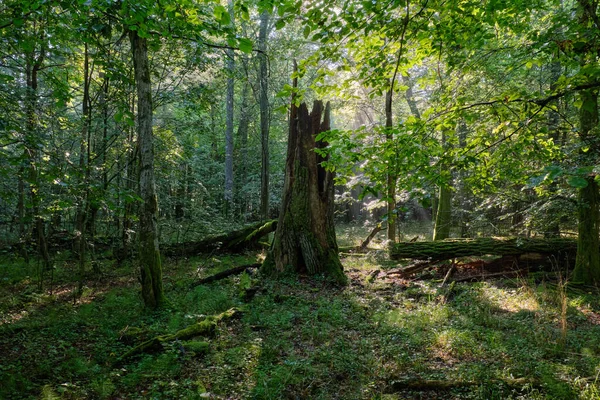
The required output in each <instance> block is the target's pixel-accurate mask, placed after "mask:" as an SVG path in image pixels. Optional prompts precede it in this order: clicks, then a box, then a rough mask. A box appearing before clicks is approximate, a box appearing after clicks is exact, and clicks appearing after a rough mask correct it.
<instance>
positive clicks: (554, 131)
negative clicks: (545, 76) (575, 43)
mask: <svg viewBox="0 0 600 400" xmlns="http://www.w3.org/2000/svg"><path fill="white" fill-rule="evenodd" d="M560 75H561V65H560V62H559V61H557V59H555V60H553V61H552V62H551V63H550V81H551V82H552V83H551V84H550V90H551V91H555V90H556V82H558V79H559V78H560ZM554 103H555V105H556V107H559V103H558V100H556V101H555V102H554ZM546 120H547V121H548V131H549V133H550V135H549V136H550V139H552V141H553V142H554V144H555V145H556V146H559V145H560V115H559V113H558V112H557V111H555V110H553V109H552V108H549V109H548V111H547V112H546ZM557 161H558V160H557ZM557 186H558V185H557V182H552V183H551V184H550V187H549V188H548V189H549V191H550V193H552V194H554V193H556V192H557V191H558V187H557ZM559 211H560V210H559V209H558V207H557V206H554V205H551V206H550V207H547V209H546V212H545V214H546V220H547V221H548V226H547V227H546V229H545V230H544V237H547V238H551V237H560V224H559V219H558V217H557V216H556V215H559Z"/></svg>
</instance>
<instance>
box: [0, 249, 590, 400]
mask: <svg viewBox="0 0 600 400" xmlns="http://www.w3.org/2000/svg"><path fill="white" fill-rule="evenodd" d="M378 260H379V258H378V256H377V257H376V256H372V255H366V256H364V257H355V256H352V257H348V258H346V259H343V263H344V265H345V267H346V273H347V274H348V276H349V278H350V283H349V285H348V286H346V287H339V286H336V285H334V284H333V283H332V282H330V281H328V280H326V279H324V278H318V277H317V278H315V279H308V278H305V277H297V276H283V277H279V278H278V279H277V280H272V279H267V278H260V277H257V276H256V275H253V274H251V273H244V274H242V275H238V276H234V277H230V278H227V279H224V280H221V281H218V282H215V283H212V284H207V285H200V286H194V285H193V283H194V282H196V281H197V280H198V279H199V278H200V277H204V276H207V275H210V274H213V273H216V272H219V271H221V270H225V269H227V268H229V267H232V266H235V265H242V264H251V263H254V262H256V256H255V255H248V256H227V257H205V258H195V259H190V260H178V261H176V260H165V262H164V266H165V289H166V293H167V297H168V298H169V301H170V308H169V309H164V310H161V311H159V312H148V311H145V310H144V309H143V308H142V306H141V300H140V296H139V287H138V286H139V283H138V282H137V279H136V274H135V271H134V268H133V266H122V267H119V268H116V267H115V266H114V265H112V264H105V265H102V270H103V271H104V274H103V275H101V276H95V277H94V276H90V277H88V279H87V280H86V288H85V290H84V293H83V295H82V296H81V297H80V298H79V299H76V301H74V300H73V295H72V293H73V289H74V288H75V284H74V283H72V282H69V274H67V273H63V272H61V271H58V270H57V272H56V276H55V282H53V285H54V288H53V289H54V290H53V293H52V294H50V293H49V289H48V288H46V289H44V291H42V292H39V291H37V290H36V283H35V282H34V281H33V280H32V279H31V278H29V277H28V275H27V273H26V271H21V272H19V273H14V272H13V273H12V275H11V276H10V279H5V280H4V282H3V284H2V286H1V287H0V304H1V305H0V323H1V324H0V354H1V355H2V359H1V361H0V398H2V399H50V398H52V399H118V398H120V399H177V398H179V399H201V398H227V399H411V398H414V399H421V398H425V399H435V398H439V399H448V398H461V399H463V398H464V399H574V398H582V399H600V387H599V385H598V383H599V382H600V380H599V379H600V378H598V376H599V373H600V313H599V310H600V302H599V300H598V298H597V296H595V295H593V294H577V295H571V294H567V297H566V300H565V301H563V299H565V298H564V297H563V296H562V295H561V293H562V292H561V291H560V290H557V289H556V286H555V285H550V284H546V283H544V282H538V283H534V282H529V281H526V280H505V281H491V282H487V283H472V284H468V283H464V284H463V283H457V284H455V285H451V286H450V287H445V288H440V283H439V282H434V281H412V282H407V281H403V282H400V281H394V280H391V279H390V280H388V279H381V278H380V279H369V274H370V273H371V271H373V270H374V269H385V268H387V267H388V266H387V265H385V264H381V263H380V261H378ZM5 261H6V263H5V264H4V265H3V266H2V268H3V270H4V271H8V270H11V271H13V270H14V269H15V268H18V265H19V264H18V263H17V262H16V261H13V264H10V263H9V261H8V260H5ZM256 285H258V290H257V291H256V294H255V295H254V297H253V298H252V299H251V300H249V301H248V299H246V301H248V302H245V301H243V300H242V297H243V296H242V294H243V293H244V292H245V290H247V289H248V288H250V287H253V286H254V287H255V286H256ZM231 307H237V308H240V309H242V310H243V315H242V317H241V318H240V319H234V320H231V321H227V322H219V324H218V329H217V332H216V334H215V335H214V336H211V337H198V338H196V339H193V340H190V341H185V342H180V341H173V342H169V343H165V344H164V348H163V349H161V350H160V351H154V352H148V353H142V354H139V355H137V356H134V357H131V359H128V360H126V361H125V362H124V363H123V364H122V365H118V366H116V364H115V361H116V360H117V358H118V357H119V356H120V355H122V354H124V353H125V352H126V351H127V350H129V349H131V348H132V347H133V346H135V345H136V344H139V343H141V342H142V341H145V340H149V339H151V338H153V337H155V336H158V335H164V334H172V333H174V332H176V331H178V330H180V329H183V328H185V327H186V326H189V325H191V324H193V323H195V322H198V321H201V320H202V319H203V318H205V317H206V316H210V315H214V314H218V313H221V312H223V311H225V310H227V309H229V308H231ZM416 381H423V382H432V385H433V383H434V382H453V384H452V385H448V386H447V387H432V388H429V389H426V388H414V387H410V385H409V384H410V382H416ZM405 382H408V384H405ZM434 386H435V385H434Z"/></svg>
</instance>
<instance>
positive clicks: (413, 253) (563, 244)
mask: <svg viewBox="0 0 600 400" xmlns="http://www.w3.org/2000/svg"><path fill="white" fill-rule="evenodd" d="M576 251H577V241H576V240H574V239H565V238H553V239H528V238H511V239H496V238H479V239H449V240H440V241H436V242H401V243H396V244H394V245H393V246H392V247H391V249H390V258H392V259H395V260H398V259H402V258H411V259H430V260H435V261H441V260H448V259H450V258H456V257H469V256H483V255H499V256H519V255H522V254H527V253H539V254H546V255H551V254H552V255H559V254H564V255H572V254H575V252H576Z"/></svg>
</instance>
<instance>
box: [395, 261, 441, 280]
mask: <svg viewBox="0 0 600 400" xmlns="http://www.w3.org/2000/svg"><path fill="white" fill-rule="evenodd" d="M438 261H439V260H434V261H418V262H416V263H414V264H411V265H409V266H408V267H404V268H397V269H392V270H389V271H387V273H386V275H400V277H401V278H406V277H408V276H410V275H414V274H416V273H417V272H421V271H423V270H425V269H427V268H429V267H431V266H432V265H433V264H435V263H436V262H438Z"/></svg>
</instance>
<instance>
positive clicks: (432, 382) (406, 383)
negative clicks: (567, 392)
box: [387, 378, 541, 393]
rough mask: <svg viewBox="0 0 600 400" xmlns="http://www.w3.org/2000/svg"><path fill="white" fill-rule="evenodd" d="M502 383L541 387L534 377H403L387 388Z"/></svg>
mask: <svg viewBox="0 0 600 400" xmlns="http://www.w3.org/2000/svg"><path fill="white" fill-rule="evenodd" d="M484 384H485V385H489V384H500V385H505V386H508V387H511V388H514V389H517V390H521V389H523V387H525V386H529V387H531V386H534V387H539V386H540V385H541V382H540V381H538V380H536V379H533V378H494V379H490V380H486V381H475V380H473V381H471V380H461V379H453V380H440V379H421V378H413V379H402V380H397V381H392V382H391V384H390V385H389V387H388V389H387V393H395V392H401V391H404V390H421V391H425V390H432V391H446V390H451V389H455V388H461V387H472V386H479V385H484Z"/></svg>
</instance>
